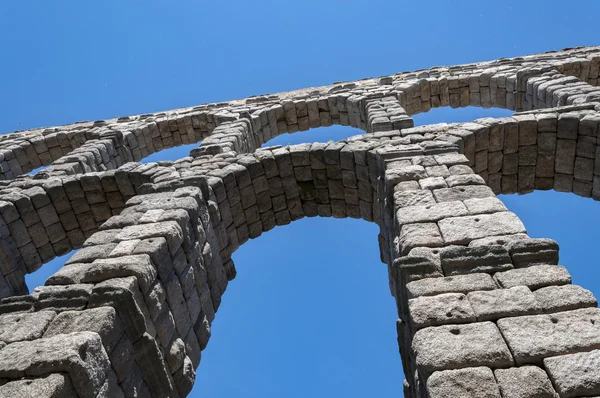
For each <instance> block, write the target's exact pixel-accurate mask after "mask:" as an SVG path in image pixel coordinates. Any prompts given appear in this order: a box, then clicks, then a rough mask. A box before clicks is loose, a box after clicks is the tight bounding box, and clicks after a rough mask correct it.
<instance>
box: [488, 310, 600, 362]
mask: <svg viewBox="0 0 600 398" xmlns="http://www.w3.org/2000/svg"><path fill="white" fill-rule="evenodd" d="M497 324H498V328H499V329H500V331H501V332H502V336H504V339H505V340H506V342H507V343H508V345H509V347H510V350H511V352H512V353H513V355H514V358H515V361H516V363H517V365H524V364H529V363H532V364H541V362H542V360H543V359H544V358H548V357H552V356H555V355H565V354H571V353H576V352H582V351H590V350H594V349H598V348H600V309H598V308H583V309H579V310H573V311H567V312H557V313H554V314H544V315H528V316H520V317H514V318H503V319H500V320H498V322H497Z"/></svg>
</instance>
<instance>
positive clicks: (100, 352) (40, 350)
mask: <svg viewBox="0 0 600 398" xmlns="http://www.w3.org/2000/svg"><path fill="white" fill-rule="evenodd" d="M109 366H110V364H109V362H108V357H107V355H106V351H104V348H103V347H102V342H101V340H100V336H98V335H97V334H96V333H92V332H81V333H70V334H62V335H58V336H54V337H50V338H47V339H38V340H35V341H33V342H18V343H12V344H9V345H7V346H6V347H4V348H3V349H2V350H0V378H19V377H23V376H25V375H29V376H41V375H45V374H48V373H57V372H67V373H69V376H70V378H71V382H72V383H73V387H74V389H75V391H77V394H79V396H80V397H82V398H87V397H89V398H95V397H96V394H97V393H98V392H99V390H100V388H101V387H102V385H103V384H104V381H105V380H106V377H107V375H108V370H109Z"/></svg>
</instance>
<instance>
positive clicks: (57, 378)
mask: <svg viewBox="0 0 600 398" xmlns="http://www.w3.org/2000/svg"><path fill="white" fill-rule="evenodd" d="M0 396H2V397H13V398H64V397H77V393H76V392H75V390H74V389H73V385H72V384H71V380H70V379H69V376H68V375H66V374H64V373H53V374H51V375H49V376H46V377H38V378H34V379H23V380H16V381H11V382H8V383H6V384H4V385H3V386H0Z"/></svg>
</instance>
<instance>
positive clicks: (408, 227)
mask: <svg viewBox="0 0 600 398" xmlns="http://www.w3.org/2000/svg"><path fill="white" fill-rule="evenodd" d="M398 242H399V244H400V251H401V253H402V254H407V253H408V252H409V251H410V250H411V249H413V248H415V247H419V246H425V247H439V246H442V245H443V244H444V241H443V240H442V236H441V235H440V231H439V229H438V227H437V225H436V224H435V223H421V224H405V225H403V226H402V229H401V230H400V236H399V239H398Z"/></svg>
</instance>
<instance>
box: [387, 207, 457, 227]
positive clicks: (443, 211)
mask: <svg viewBox="0 0 600 398" xmlns="http://www.w3.org/2000/svg"><path fill="white" fill-rule="evenodd" d="M467 214H469V212H468V211H467V208H466V207H465V205H464V204H463V203H462V202H444V203H436V204H430V205H422V206H408V207H403V208H401V209H400V210H398V211H397V213H396V221H397V222H398V224H400V225H404V224H411V223H421V222H432V221H439V220H441V219H443V218H446V217H456V216H464V215H467Z"/></svg>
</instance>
